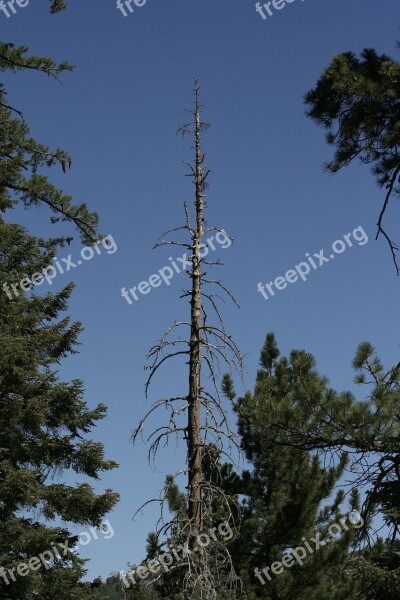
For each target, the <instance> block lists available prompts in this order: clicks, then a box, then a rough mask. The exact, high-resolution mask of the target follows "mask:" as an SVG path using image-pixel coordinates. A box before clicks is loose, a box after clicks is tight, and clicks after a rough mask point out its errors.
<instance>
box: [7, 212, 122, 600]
mask: <svg viewBox="0 0 400 600" xmlns="http://www.w3.org/2000/svg"><path fill="white" fill-rule="evenodd" d="M53 256H54V242H44V241H40V240H37V239H36V238H34V237H31V236H28V235H27V233H26V231H25V230H24V229H23V228H22V227H20V226H18V225H11V224H6V223H4V221H3V220H2V219H1V218H0V531H1V535H0V565H1V566H2V567H4V568H5V569H7V570H8V569H12V568H15V567H16V566H17V565H18V564H19V563H26V562H27V561H28V560H29V559H30V558H33V557H36V556H38V555H39V554H40V553H42V552H44V551H46V550H51V544H52V543H55V544H57V543H65V542H66V541H67V540H68V542H69V548H70V549H71V548H73V547H74V545H75V544H76V542H77V538H76V537H75V536H73V535H71V533H69V531H68V530H67V529H65V528H61V527H58V526H55V525H54V526H52V523H51V522H52V521H53V520H57V521H59V520H60V519H62V520H63V521H65V522H71V523H76V524H84V525H89V524H90V525H95V526H98V525H99V524H100V522H101V520H102V518H103V516H104V515H105V514H106V513H107V512H108V511H109V510H111V509H112V507H113V506H114V505H115V503H116V501H117V498H118V495H117V494H115V493H114V492H112V491H111V490H106V491H105V492H104V493H103V494H99V495H98V494H95V493H94V491H93V488H92V487H91V486H90V485H89V484H88V483H82V484H76V485H67V484H65V483H62V482H60V481H59V480H60V477H61V476H62V475H63V473H64V472H66V473H67V472H70V473H77V474H80V475H84V476H86V477H88V478H94V479H98V478H99V476H100V473H101V472H102V471H108V470H109V469H112V468H114V467H115V466H116V463H114V462H112V461H109V460H106V459H105V458H104V451H103V446H102V444H100V443H95V442H93V441H91V440H90V439H88V438H87V434H89V433H90V432H91V430H92V429H93V427H95V426H96V423H97V422H98V421H99V420H101V419H103V418H104V416H105V414H106V407H105V406H104V405H103V404H99V405H97V406H95V407H94V408H93V409H89V408H88V406H87V405H86V403H85V402H84V400H83V398H82V396H83V383H82V381H80V380H79V379H75V380H73V381H70V382H64V381H60V379H59V376H58V368H59V364H60V362H61V361H62V359H63V358H65V357H67V356H68V355H70V354H72V353H74V352H76V345H77V336H78V334H79V333H80V331H81V329H82V328H81V325H80V323H71V322H70V319H69V318H68V317H65V316H62V315H61V314H62V313H63V312H64V311H65V310H66V308H67V302H68V298H69V297H70V294H71V292H72V288H73V285H72V284H70V285H68V286H66V287H65V288H64V289H63V290H61V291H60V292H58V293H54V294H51V293H47V294H46V295H45V296H43V297H40V296H38V295H36V294H34V293H32V292H27V293H22V292H20V293H19V295H18V296H13V299H10V298H9V297H8V296H7V294H6V293H5V292H4V290H3V283H6V282H13V281H20V280H21V279H22V278H23V277H26V276H30V275H32V273H33V272H35V271H39V270H41V269H42V268H43V267H44V266H46V265H48V264H49V263H50V262H51V260H52V258H53ZM54 476H57V479H58V481H57V482H56V481H54ZM83 564H84V561H82V560H81V559H79V558H78V557H77V556H76V555H75V554H74V553H73V552H71V551H69V552H68V554H67V555H66V556H63V557H60V558H59V559H56V560H55V561H54V564H53V565H52V567H51V568H50V569H48V570H45V569H44V568H43V567H42V568H41V569H40V570H38V571H31V572H30V573H29V575H27V576H25V577H18V578H17V582H16V583H13V584H12V585H10V586H7V585H6V584H5V582H4V581H3V580H2V579H0V597H2V598H10V599H14V598H15V599H18V600H21V598H28V597H29V598H30V596H28V595H27V594H28V592H30V593H33V591H35V593H36V592H37V594H39V597H40V598H43V599H45V600H47V598H49V600H50V598H51V599H53V598H55V597H57V598H59V599H60V600H64V599H65V600H67V599H70V598H71V599H72V598H86V597H87V591H85V590H86V587H85V586H82V585H81V584H79V580H80V579H81V577H82V575H83V574H84V569H83Z"/></svg>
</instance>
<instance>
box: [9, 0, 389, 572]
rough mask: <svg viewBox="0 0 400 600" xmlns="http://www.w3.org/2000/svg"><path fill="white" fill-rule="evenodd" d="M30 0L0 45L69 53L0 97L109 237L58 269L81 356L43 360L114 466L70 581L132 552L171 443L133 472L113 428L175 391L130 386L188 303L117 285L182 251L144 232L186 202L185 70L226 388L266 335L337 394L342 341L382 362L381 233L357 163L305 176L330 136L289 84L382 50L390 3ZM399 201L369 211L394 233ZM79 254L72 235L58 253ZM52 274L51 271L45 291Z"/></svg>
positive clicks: (35, 213) (169, 467)
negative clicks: (65, 166)
mask: <svg viewBox="0 0 400 600" xmlns="http://www.w3.org/2000/svg"><path fill="white" fill-rule="evenodd" d="M47 4H48V2H47V1H44V0H41V1H39V0H31V1H30V3H29V5H28V6H26V7H25V8H19V9H18V12H17V14H15V15H13V16H12V17H11V18H9V19H7V18H6V17H5V15H4V14H3V13H0V30H1V33H2V39H3V40H4V41H12V42H14V43H15V44H17V45H20V44H21V45H27V46H29V47H30V49H31V52H32V53H33V54H38V55H46V56H47V55H48V56H51V57H53V58H54V59H57V60H60V61H61V60H65V59H67V60H68V61H69V62H70V63H72V64H74V65H76V70H75V72H74V73H73V74H69V73H67V74H65V76H64V77H63V84H62V85H61V84H59V83H57V82H55V81H54V80H53V79H51V78H48V77H46V76H41V75H39V74H35V73H27V74H17V75H15V76H9V77H7V80H6V85H7V89H8V92H9V99H10V101H12V103H13V104H14V105H17V106H19V107H20V108H22V109H23V111H24V114H25V117H26V118H27V120H28V122H29V123H30V125H31V132H32V134H33V136H35V137H36V138H37V139H38V140H40V141H42V142H43V143H48V144H49V145H51V146H55V147H62V148H64V149H65V150H67V151H69V152H70V153H71V154H72V156H73V167H72V170H71V171H70V172H68V173H67V174H66V175H64V174H63V173H62V172H58V171H56V170H54V172H53V173H51V180H52V181H53V182H54V183H55V184H56V185H58V186H60V187H62V189H63V190H64V191H65V192H66V193H69V194H71V195H72V196H73V197H74V199H75V201H76V202H82V201H85V202H87V203H88V204H89V206H90V208H92V209H93V210H96V211H98V212H99V213H100V217H101V231H102V232H104V234H111V235H112V236H113V239H114V240H115V242H116V244H117V247H118V250H117V251H116V252H114V253H113V254H106V253H103V254H102V255H100V256H96V257H94V258H93V260H91V261H87V262H84V263H83V264H82V265H81V266H80V267H79V268H76V269H74V270H73V273H72V271H71V278H72V279H73V280H74V281H75V282H76V286H77V287H76V290H75V292H74V295H73V298H72V301H71V304H70V314H71V315H72V317H73V318H74V319H76V320H79V321H81V322H82V323H83V324H84V326H85V332H84V333H83V335H82V337H81V342H82V346H81V347H80V354H79V355H78V356H75V357H72V358H71V359H69V360H68V361H66V362H65V364H64V365H63V367H62V370H61V375H62V376H63V377H64V378H74V377H80V378H83V379H84V381H85V384H86V390H87V392H86V399H87V402H88V403H89V404H90V405H91V406H92V405H94V404H95V403H97V402H100V401H101V402H104V403H106V404H107V405H108V406H109V415H108V417H107V419H105V420H104V421H103V422H102V423H101V425H100V426H99V427H98V429H97V430H96V431H95V433H94V436H95V438H96V439H98V440H101V441H103V442H104V444H105V446H106V451H107V455H108V456H109V457H110V458H112V459H114V460H116V461H117V462H119V463H120V468H119V469H118V470H115V471H114V472H112V473H108V474H106V475H105V476H104V477H103V481H102V482H101V486H99V488H98V489H102V487H112V488H113V489H115V490H117V491H119V492H120V493H121V502H120V503H119V505H118V506H117V508H116V509H115V511H114V512H113V513H112V514H111V515H109V519H110V521H111V523H112V526H113V529H114V531H115V535H114V537H113V538H112V539H110V540H107V541H105V540H104V541H100V540H99V541H97V542H96V541H94V542H92V543H91V544H90V545H89V546H87V547H86V549H85V551H84V552H83V555H84V556H90V557H91V559H92V560H91V562H90V563H89V575H90V576H93V577H94V576H96V575H98V574H101V575H102V576H107V575H108V574H109V573H110V572H111V571H114V570H120V569H125V568H126V564H127V562H128V561H132V562H135V561H136V562H137V561H140V560H141V559H142V558H143V556H144V549H145V539H146V536H147V533H148V532H149V531H150V530H152V529H153V528H154V523H155V519H156V517H157V515H158V509H157V508H155V507H153V508H150V509H147V510H146V511H144V512H143V514H142V515H139V516H138V517H137V518H136V520H135V521H132V516H133V514H134V512H135V510H136V509H137V508H138V507H139V506H140V505H141V504H142V503H143V502H144V501H145V500H146V499H148V498H151V497H154V496H155V495H157V494H158V492H159V490H160V489H161V486H162V482H163V479H164V477H165V474H166V473H169V472H172V471H174V470H176V469H178V468H179V466H181V465H182V460H183V456H184V455H183V452H182V450H181V449H180V450H176V448H175V447H174V445H173V444H172V445H171V446H170V447H169V448H167V449H166V450H164V451H163V452H162V455H161V456H160V461H159V472H154V471H151V470H150V469H149V467H148V464H147V459H146V456H147V448H146V447H145V446H144V445H143V444H142V443H141V442H139V443H138V444H137V445H136V446H135V447H133V446H132V444H131V442H130V436H131V433H132V431H133V429H134V428H135V426H136V425H137V424H138V421H139V419H140V417H141V416H142V415H143V413H144V412H145V411H146V408H147V407H148V406H149V404H150V402H151V401H154V400H156V399H157V398H159V397H160V395H165V394H166V393H167V392H169V391H171V392H174V393H175V392H181V393H186V374H185V372H184V369H183V368H182V366H179V365H177V366H176V367H174V366H173V365H172V363H171V366H170V367H169V368H168V367H167V368H166V369H165V370H164V371H163V373H161V374H160V377H159V378H158V379H157V380H155V382H154V385H153V387H152V388H151V390H150V396H149V399H148V400H146V399H145V397H144V383H145V375H146V373H145V372H144V370H143V364H144V359H145V355H146V352H147V350H148V349H149V347H150V346H151V345H152V344H153V343H154V342H155V341H156V340H157V339H159V337H160V336H161V334H162V332H163V331H164V330H165V329H166V328H167V327H168V325H169V324H170V323H172V322H173V321H174V320H175V319H180V318H181V319H182V318H183V319H184V318H185V317H186V316H187V315H188V306H187V305H186V304H185V303H184V302H182V301H179V300H178V298H179V294H180V291H181V289H182V287H183V286H184V285H185V275H184V274H180V275H178V274H177V275H176V276H175V277H174V278H173V280H172V281H171V285H170V286H166V285H162V286H160V287H159V288H157V289H152V291H151V293H150V294H148V295H143V296H140V297H139V301H137V302H134V303H133V304H132V305H128V303H127V302H126V301H125V300H123V299H122V297H121V288H122V287H123V286H125V287H128V288H129V287H132V286H134V285H137V284H138V283H139V282H141V281H143V280H148V278H149V277H150V275H151V274H153V273H155V272H157V271H158V270H159V269H161V268H162V267H163V266H164V265H166V264H168V257H169V256H173V257H176V256H180V255H181V252H179V249H176V251H175V249H173V251H171V250H170V249H168V248H166V249H159V250H153V249H152V247H153V245H154V244H155V243H156V242H157V240H158V237H159V235H160V234H161V233H162V232H163V231H165V230H166V229H168V228H170V227H175V226H177V225H181V224H183V202H184V200H188V201H189V200H191V199H192V197H193V190H192V187H191V185H190V180H189V178H185V177H184V175H185V173H186V171H185V167H184V165H183V162H182V161H190V160H191V158H192V151H191V142H190V140H189V139H182V138H181V137H179V136H176V135H175V131H176V129H177V127H178V126H179V125H180V123H181V122H182V120H183V119H184V116H183V115H181V114H180V110H181V109H182V108H184V107H191V106H192V101H193V96H192V88H193V76H194V75H197V76H198V77H199V79H200V84H201V88H202V89H201V93H202V100H203V102H204V104H205V106H206V108H205V112H204V118H205V120H207V121H209V122H211V123H212V125H213V127H212V129H211V130H210V131H209V132H208V134H207V135H206V136H205V138H204V150H205V152H206V153H207V162H208V165H209V166H210V167H211V168H212V170H213V175H212V179H211V188H210V189H209V190H208V198H207V199H208V223H209V225H216V226H219V227H222V228H224V229H225V230H226V231H228V232H229V233H230V234H231V235H232V236H233V237H234V238H235V241H234V244H233V245H232V246H231V247H229V248H227V249H225V250H222V249H221V250H220V252H219V255H220V257H221V259H222V260H223V261H224V263H225V266H224V267H223V271H222V270H220V276H221V277H223V279H224V282H225V283H226V284H227V285H228V286H229V287H230V288H231V289H232V290H233V291H234V292H235V294H236V296H237V298H238V300H239V302H240V309H239V310H238V309H236V308H234V307H232V306H230V305H229V304H227V305H226V309H225V320H226V324H227V326H228V328H229V329H230V331H231V333H232V334H233V336H234V337H235V338H236V340H237V342H238V343H239V345H240V347H241V350H242V353H243V354H245V355H246V373H245V385H244V388H243V387H242V386H241V384H240V382H238V383H237V391H238V392H239V393H242V392H243V390H244V389H251V388H252V387H253V384H254V377H255V373H256V370H257V366H258V357H259V351H260V349H261V346H262V344H263V342H264V338H265V335H266V333H267V331H274V332H275V333H276V335H277V338H278V342H279V344H280V347H281V350H282V352H283V353H288V352H289V351H290V350H291V349H292V348H305V349H306V350H307V351H309V352H311V353H312V354H314V356H315V357H316V358H317V361H318V365H319V369H320V372H322V373H323V374H325V375H327V376H328V377H329V379H330V381H331V383H332V386H333V387H335V388H336V389H339V390H342V389H349V388H351V389H353V388H354V386H353V385H352V380H353V372H352V369H351V360H352V357H353V354H354V351H355V348H356V346H357V345H358V343H359V342H360V341H363V340H369V341H371V342H372V343H373V344H374V345H375V346H376V348H377V349H378V351H379V353H380V355H381V357H382V358H383V361H384V364H386V365H387V366H388V367H390V366H392V364H394V363H395V362H398V360H399V321H398V306H399V279H398V278H396V276H395V271H394V267H393V265H392V263H391V258H390V253H389V250H388V248H387V246H386V245H385V243H384V241H383V240H379V241H377V242H375V241H374V237H375V223H376V221H377V215H378V212H379V209H380V206H381V202H382V197H383V194H382V191H381V190H379V189H378V188H377V186H376V184H375V181H374V179H373V176H372V175H371V174H370V173H369V171H368V168H366V167H365V166H360V165H354V166H352V167H351V168H348V169H346V170H345V171H343V172H341V173H339V174H337V175H335V176H332V175H328V174H326V173H324V172H323V169H322V163H323V161H324V160H327V159H329V158H330V157H331V153H332V150H331V149H330V148H329V147H328V146H327V145H326V143H325V140H324V135H323V132H322V131H321V130H319V129H318V127H317V126H316V125H315V124H314V123H313V122H312V121H311V120H310V119H308V118H307V117H306V116H305V114H304V113H305V107H304V105H303V102H302V97H303V95H304V94H305V93H306V92H307V91H308V90H309V89H310V88H311V87H313V86H314V85H315V83H316V80H317V78H318V77H319V75H320V73H321V71H322V70H323V69H324V68H325V67H326V66H327V65H328V63H329V61H330V59H331V57H332V56H333V55H334V54H338V53H340V52H343V51H347V50H353V51H355V52H359V51H361V50H362V49H363V48H364V47H375V48H377V49H378V50H379V51H380V52H386V53H387V54H389V55H392V56H395V57H397V58H398V57H399V54H398V52H399V51H398V50H396V49H395V42H396V40H398V39H400V31H399V24H400V20H399V5H398V0H385V2H384V3H378V2H377V1H374V0H352V2H349V1H348V0H305V1H304V2H302V1H301V0H295V1H294V2H293V3H292V4H287V5H286V6H285V7H284V9H282V10H280V11H279V12H278V11H276V12H275V13H274V15H273V17H269V18H268V19H267V20H265V21H264V20H262V18H261V17H260V16H259V15H258V14H257V13H256V11H255V3H254V2H253V1H250V0H202V1H201V2H194V1H193V0H189V1H188V0H174V1H173V2H167V1H165V0H164V1H163V2H161V0H147V3H146V4H145V5H144V6H143V7H142V8H136V9H135V12H134V13H133V14H131V15H129V16H128V17H126V18H124V17H123V16H122V14H121V13H120V12H119V11H118V10H117V8H116V6H115V3H114V2H113V1H112V0H110V1H108V2H105V1H104V0H102V1H99V0H97V1H95V0H86V1H85V2H74V1H73V0H71V2H70V4H71V5H70V6H69V8H68V10H67V11H65V12H63V13H61V14H58V15H53V16H52V15H50V14H49V12H48V6H47ZM398 209H399V207H398V205H397V206H396V205H395V204H394V205H393V206H392V207H391V208H390V210H389V212H388V216H387V223H388V224H389V225H390V227H391V231H392V233H393V235H394V237H396V236H397V239H399V238H400V234H399V232H398V228H396V223H397V222H398ZM9 218H10V220H11V217H9ZM14 219H15V220H19V221H21V220H22V221H23V222H24V223H25V224H26V225H27V226H28V227H29V229H30V231H31V232H32V233H35V234H40V235H43V236H49V235H55V234H56V232H57V228H56V227H55V226H52V225H50V223H49V221H48V215H47V213H46V210H45V209H43V210H40V211H39V210H30V211H15V215H14ZM394 221H395V222H394ZM359 226H361V227H362V228H363V230H364V231H365V232H366V233H367V235H368V238H369V241H368V243H366V244H364V245H358V244H354V246H353V247H352V248H347V249H346V250H345V251H344V252H343V253H342V254H341V255H338V256H335V258H334V260H332V261H330V262H329V263H325V264H324V265H323V266H321V267H320V268H318V269H317V270H312V271H311V273H310V276H309V278H308V279H307V281H306V282H303V281H297V282H296V283H293V284H290V285H288V286H287V287H286V289H284V290H282V291H278V292H276V294H275V296H274V297H272V298H269V299H268V300H265V299H263V297H262V295H261V294H260V293H259V292H257V283H258V282H259V281H262V282H264V283H265V282H269V281H271V280H274V279H275V278H276V277H278V276H280V275H283V274H285V272H286V271H287V270H288V269H291V268H293V267H294V266H295V265H296V264H298V263H299V262H301V261H302V260H304V259H305V254H306V253H307V252H308V253H310V254H311V255H312V254H313V253H318V252H319V251H320V249H325V250H326V249H328V252H327V254H328V255H329V248H330V247H331V245H332V243H333V242H334V241H335V240H338V239H340V238H342V239H344V235H345V234H347V233H349V232H353V230H354V229H355V228H357V227H359ZM63 230H65V229H63ZM80 250H81V245H80V243H79V241H78V240H75V242H74V243H73V245H72V247H71V249H70V250H67V249H64V250H61V251H60V253H59V257H66V256H67V254H68V253H69V252H71V253H72V254H73V255H74V256H75V257H76V256H77V255H78V254H79V252H80ZM215 254H217V252H216V253H215ZM69 279H70V277H69V273H68V274H65V275H64V276H63V275H59V276H58V277H57V278H56V279H55V282H54V284H53V288H57V287H60V286H62V285H64V284H66V283H67V282H68V281H69ZM42 289H43V288H42ZM361 392H362V390H360V392H359V393H361ZM360 397H361V396H360ZM161 420H162V419H161V416H160V417H159V418H158V421H157V420H156V423H157V422H160V423H161ZM232 425H234V422H233V421H232Z"/></svg>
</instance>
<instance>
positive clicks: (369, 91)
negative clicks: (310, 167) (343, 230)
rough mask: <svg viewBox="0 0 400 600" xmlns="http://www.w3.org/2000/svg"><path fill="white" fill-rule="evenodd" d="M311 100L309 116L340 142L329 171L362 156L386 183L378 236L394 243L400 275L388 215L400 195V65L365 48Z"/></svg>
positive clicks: (326, 77)
mask: <svg viewBox="0 0 400 600" xmlns="http://www.w3.org/2000/svg"><path fill="white" fill-rule="evenodd" d="M399 47H400V46H399ZM305 101H306V103H307V105H308V106H309V111H308V115H309V116H310V117H311V118H312V119H313V120H314V121H315V122H316V123H318V125H322V126H323V128H324V129H325V130H326V131H327V136H326V137H327V141H328V143H329V144H331V145H333V146H335V155H334V158H333V160H332V161H331V162H329V163H327V164H326V167H327V169H328V170H329V171H331V172H333V173H336V172H337V171H338V170H339V169H341V168H342V167H345V166H347V165H349V164H350V163H352V162H353V161H355V160H357V159H358V160H360V161H361V162H362V163H365V164H371V165H372V166H373V169H372V170H373V173H374V175H375V176H376V178H377V181H378V184H379V185H380V186H381V187H382V186H385V188H386V190H387V191H386V196H385V200H384V203H383V206H382V209H381V212H380V214H379V218H378V223H377V226H378V228H377V234H376V239H377V238H378V236H379V235H382V236H383V237H384V238H385V239H386V241H387V242H388V243H389V246H390V250H391V253H392V257H393V261H394V264H395V267H396V270H397V274H398V275H399V274H400V267H399V266H398V264H397V260H396V253H397V250H398V246H397V244H396V243H395V242H394V241H393V240H392V239H391V238H390V237H389V235H388V234H387V233H386V231H385V229H384V227H383V217H384V215H385V212H386V209H387V206H388V203H389V201H390V200H391V198H394V199H395V198H396V197H398V195H399V193H400V187H399V185H398V183H400V160H399V150H400V126H399V124H400V121H399V106H400V63H399V62H397V61H395V60H393V59H392V58H390V57H389V56H386V55H385V54H382V55H379V54H378V53H377V52H376V50H374V49H365V50H364V51H363V52H362V54H361V59H359V58H357V57H356V56H355V55H354V54H353V53H352V52H346V53H343V54H339V55H338V56H335V57H334V58H333V59H332V61H331V64H330V65H329V67H328V68H327V69H325V70H324V72H323V74H322V75H321V77H320V79H319V81H318V82H317V85H316V87H315V88H314V89H313V90H311V91H310V92H308V94H307V95H306V98H305Z"/></svg>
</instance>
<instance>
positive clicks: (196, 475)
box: [187, 81, 204, 545]
mask: <svg viewBox="0 0 400 600" xmlns="http://www.w3.org/2000/svg"><path fill="white" fill-rule="evenodd" d="M195 94H196V109H195V144H196V146H195V149H196V173H195V182H196V224H197V226H196V232H195V237H194V240H193V242H194V243H193V246H194V248H193V256H192V271H191V280H192V290H191V299H190V304H191V332H190V355H189V395H188V403H189V408H188V432H187V433H188V435H187V438H188V439H187V446H188V467H189V473H188V495H189V502H188V508H189V522H190V530H191V536H190V543H191V545H193V543H194V542H195V540H196V538H197V536H198V535H199V533H201V532H202V529H203V517H202V487H201V482H202V471H203V469H202V436H201V398H200V396H201V360H202V341H201V325H202V319H201V312H202V296H201V283H202V281H201V279H202V278H201V275H202V273H201V256H200V250H201V243H202V238H203V224H204V197H203V189H204V181H203V156H202V153H201V139H200V137H201V135H200V134H201V126H200V104H199V86H198V82H197V81H196V87H195Z"/></svg>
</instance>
